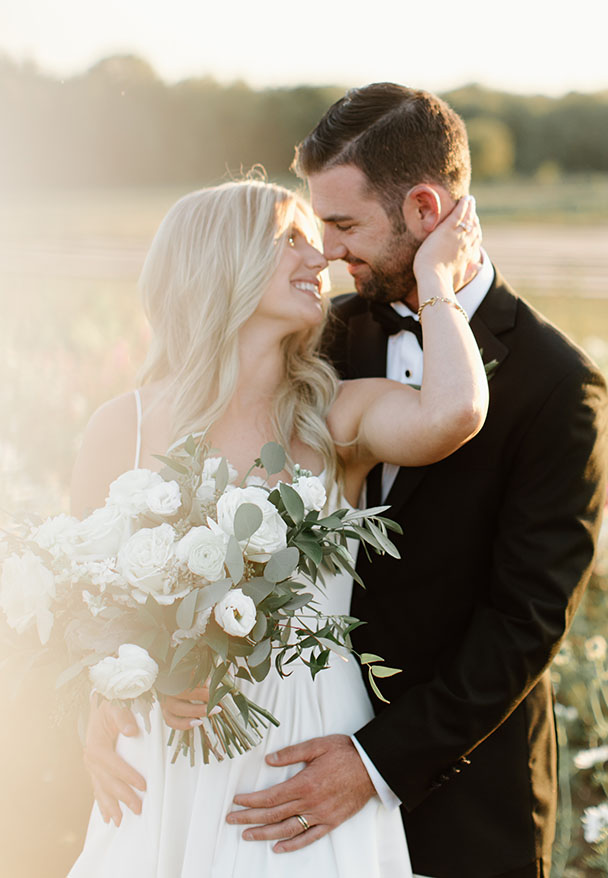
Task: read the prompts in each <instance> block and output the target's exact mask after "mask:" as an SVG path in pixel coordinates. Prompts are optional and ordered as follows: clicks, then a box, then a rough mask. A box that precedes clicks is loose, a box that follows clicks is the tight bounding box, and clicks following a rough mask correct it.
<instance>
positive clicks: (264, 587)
mask: <svg viewBox="0 0 608 878" xmlns="http://www.w3.org/2000/svg"><path fill="white" fill-rule="evenodd" d="M242 591H243V594H246V595H247V596H248V597H250V598H251V599H252V600H253V602H254V603H255V604H256V606H257V604H259V603H261V602H262V601H263V600H264V599H265V598H267V597H268V595H269V594H271V593H272V592H273V591H274V583H273V582H268V580H267V579H265V578H264V577H262V576H256V577H255V578H254V579H249V580H248V581H247V582H244V583H243V586H242Z"/></svg>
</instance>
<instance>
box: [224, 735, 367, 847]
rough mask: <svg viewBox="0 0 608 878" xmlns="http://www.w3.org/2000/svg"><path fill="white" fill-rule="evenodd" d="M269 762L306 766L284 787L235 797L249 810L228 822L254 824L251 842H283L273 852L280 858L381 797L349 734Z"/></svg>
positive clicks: (286, 750)
mask: <svg viewBox="0 0 608 878" xmlns="http://www.w3.org/2000/svg"><path fill="white" fill-rule="evenodd" d="M266 761H267V762H268V764H269V765H273V766H275V767H279V766H283V765H295V764H297V763H298V762H304V763H305V766H304V768H302V769H301V771H299V772H298V773H297V774H295V775H294V776H293V777H292V778H290V779H289V780H286V781H284V782H283V783H279V784H276V785H275V786H273V787H269V788H268V789H266V790H261V791H260V792H256V793H248V794H246V795H238V796H235V797H234V803H235V805H240V806H242V807H243V808H245V809H246V810H241V811H232V812H231V813H230V814H229V815H228V816H227V818H226V819H227V821H228V823H235V824H241V825H242V824H249V825H251V824H254V828H251V829H247V830H245V832H244V833H243V838H245V839H247V840H251V841H276V840H278V844H275V845H274V848H273V850H274V851H275V852H276V853H287V852H289V851H296V850H299V849H300V848H303V847H306V846H307V845H309V844H312V843H313V842H315V841H316V840H317V839H319V838H322V836H324V835H327V833H328V832H331V830H332V829H335V828H336V826H339V825H340V824H341V823H344V821H345V820H348V818H349V817H352V816H353V814H356V813H357V811H359V810H361V808H362V807H363V806H364V805H365V804H366V802H367V801H368V800H369V799H371V797H372V796H373V795H374V794H375V792H376V790H375V789H374V786H373V784H372V782H371V780H370V778H369V775H368V773H367V770H366V768H365V766H364V765H363V762H362V761H361V758H360V756H359V754H358V753H357V750H356V748H355V745H354V744H353V742H352V741H351V739H350V738H349V737H348V735H328V736H326V737H324V738H313V739H312V740H311V741H304V742H303V743H302V744H295V745H294V746H293V747H285V748H284V749H283V750H279V751H278V752H277V753H274V754H272V755H270V756H267V757H266ZM300 818H301V819H300ZM306 827H308V828H306Z"/></svg>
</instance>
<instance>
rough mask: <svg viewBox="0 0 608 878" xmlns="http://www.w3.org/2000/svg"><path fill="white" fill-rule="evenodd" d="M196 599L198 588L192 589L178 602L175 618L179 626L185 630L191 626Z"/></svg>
mask: <svg viewBox="0 0 608 878" xmlns="http://www.w3.org/2000/svg"><path fill="white" fill-rule="evenodd" d="M197 600H198V589H192V591H191V592H190V593H189V594H187V595H186V597H185V598H182V599H181V601H180V602H179V606H178V608H177V612H176V614H175V619H176V621H177V624H178V625H179V627H180V628H183V629H184V630H185V631H187V630H188V629H189V628H192V624H193V622H194V611H195V609H196V602H197Z"/></svg>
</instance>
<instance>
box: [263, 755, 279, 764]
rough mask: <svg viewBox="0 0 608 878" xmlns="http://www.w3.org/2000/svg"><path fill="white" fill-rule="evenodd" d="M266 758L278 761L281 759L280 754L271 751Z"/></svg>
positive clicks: (270, 760)
mask: <svg viewBox="0 0 608 878" xmlns="http://www.w3.org/2000/svg"><path fill="white" fill-rule="evenodd" d="M266 759H267V761H268V762H278V761H279V754H278V753H269V754H268V756H267V757H266Z"/></svg>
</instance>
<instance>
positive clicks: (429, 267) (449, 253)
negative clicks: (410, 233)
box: [414, 195, 481, 290]
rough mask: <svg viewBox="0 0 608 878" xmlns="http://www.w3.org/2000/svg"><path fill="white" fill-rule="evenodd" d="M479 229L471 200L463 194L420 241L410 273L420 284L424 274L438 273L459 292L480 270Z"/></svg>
mask: <svg viewBox="0 0 608 878" xmlns="http://www.w3.org/2000/svg"><path fill="white" fill-rule="evenodd" d="M480 246H481V226H480V225H479V219H478V217H477V213H476V211H475V199H474V198H473V197H472V196H470V195H467V196H465V197H464V198H461V199H460V201H457V202H456V204H455V205H454V208H453V209H452V211H451V212H450V213H449V214H447V216H446V217H445V218H444V219H442V220H441V222H440V223H438V225H437V226H435V228H434V229H433V231H432V232H431V233H430V234H429V235H428V237H427V238H425V240H424V241H423V242H422V244H421V245H420V247H419V248H418V250H417V252H416V257H415V259H414V273H415V275H416V280H417V281H418V283H419V284H420V282H421V280H422V279H423V278H424V277H425V276H428V274H437V273H439V274H441V275H443V276H444V277H445V280H446V282H447V283H451V284H452V286H453V289H454V290H459V289H460V288H461V287H463V286H464V285H465V284H467V283H468V282H469V281H470V280H472V279H473V277H474V276H475V274H476V273H477V271H478V270H479V268H480V263H479V262H478V261H477V260H478V259H479V255H480V250H479V248H480Z"/></svg>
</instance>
